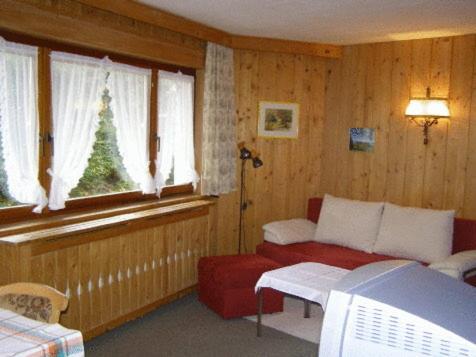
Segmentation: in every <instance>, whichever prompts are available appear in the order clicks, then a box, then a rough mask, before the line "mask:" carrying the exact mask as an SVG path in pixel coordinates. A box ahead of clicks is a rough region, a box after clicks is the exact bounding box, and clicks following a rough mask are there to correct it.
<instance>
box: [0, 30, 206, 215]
mask: <svg viewBox="0 0 476 357" xmlns="http://www.w3.org/2000/svg"><path fill="white" fill-rule="evenodd" d="M7 36H13V35H7ZM21 39H22V41H23V40H25V41H26V42H28V43H29V44H32V43H36V42H35V39H30V38H28V37H21ZM43 43H44V42H43ZM48 46H50V43H48ZM68 51H76V49H74V48H68ZM83 51H84V52H85V53H91V52H88V50H77V52H76V53H74V54H73V53H71V52H64V50H63V48H62V45H58V44H54V43H51V48H46V47H39V48H38V47H34V46H29V45H22V44H16V43H13V42H8V41H4V40H3V39H2V38H1V37H0V208H8V209H10V207H13V208H14V207H15V206H20V205H23V206H25V205H34V206H35V212H37V213H39V212H41V209H42V208H43V207H45V206H46V205H48V208H49V210H50V211H51V210H53V211H54V210H61V209H63V208H65V207H67V205H68V206H69V205H71V207H78V206H84V205H88V204H94V203H95V202H98V201H97V200H102V198H101V197H104V195H108V197H107V198H105V200H107V202H114V200H116V202H117V201H124V200H126V199H140V198H141V197H144V198H147V199H149V198H152V197H154V196H153V195H154V194H160V192H162V194H165V193H169V192H170V193H172V192H190V191H187V190H189V188H190V185H189V184H190V183H192V184H193V185H195V184H196V182H197V181H198V175H197V173H196V172H195V168H194V146H193V92H194V76H192V75H189V73H193V72H191V71H190V70H187V69H183V70H184V73H186V74H182V73H181V72H179V73H176V72H178V68H175V67H173V66H169V65H158V64H154V63H146V62H142V61H140V60H131V62H133V63H134V64H137V65H130V64H125V63H124V62H128V59H124V58H122V57H119V58H120V61H121V62H117V61H116V60H114V59H113V60H111V59H109V58H108V57H103V58H98V57H99V56H98V53H97V52H94V53H93V55H94V56H98V57H91V56H86V55H84V54H83ZM78 53H81V54H78ZM114 58H116V57H114ZM122 61H124V62H122ZM159 69H160V71H159ZM162 69H167V71H165V70H162ZM169 69H170V70H171V71H169ZM174 71H176V72H174ZM159 72H160V74H159ZM159 78H160V79H159ZM39 86H41V89H42V90H41V91H40V92H38V89H37V88H38V87H39ZM3 93H6V94H5V95H1V94H3ZM38 95H40V97H39V96H38ZM38 103H43V104H42V106H41V107H40V109H41V111H40V110H39V108H38V106H39V104H38ZM11 133H14V135H11ZM40 134H41V135H40ZM159 136H160V139H161V142H160V145H159V142H158V140H157V141H156V137H157V138H158V137H159ZM159 147H160V150H159ZM40 149H41V150H40ZM150 162H155V171H156V172H155V178H154V177H153V175H152V173H151V171H150V170H151V168H150ZM39 168H41V171H40V170H39ZM163 177H165V179H163ZM171 185H174V186H177V185H178V187H176V188H171V189H168V188H167V189H166V190H165V191H162V188H163V187H165V186H171ZM43 187H44V188H47V193H46V192H45V190H44V189H43ZM111 194H114V195H111ZM141 194H142V195H141ZM76 198H83V199H82V200H75V201H70V203H67V202H68V201H69V200H70V199H76ZM13 208H12V209H13ZM24 209H29V208H28V207H27V206H26V207H24ZM24 209H23V208H21V209H19V210H17V211H12V212H24ZM2 211H4V210H2ZM4 212H5V211H4ZM20 214H23V213H20ZM2 215H3V213H2ZM3 217H5V216H3ZM7 217H8V216H7ZM12 217H13V216H12Z"/></svg>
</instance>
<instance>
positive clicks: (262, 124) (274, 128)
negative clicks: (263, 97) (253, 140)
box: [258, 101, 299, 139]
mask: <svg viewBox="0 0 476 357" xmlns="http://www.w3.org/2000/svg"><path fill="white" fill-rule="evenodd" d="M298 129H299V104H298V103H288V102H267V101H260V102H259V118H258V136H260V137H265V138H274V139H296V138H297V137H298Z"/></svg>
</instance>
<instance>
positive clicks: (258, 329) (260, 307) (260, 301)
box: [256, 289, 263, 337]
mask: <svg viewBox="0 0 476 357" xmlns="http://www.w3.org/2000/svg"><path fill="white" fill-rule="evenodd" d="M262 313H263V289H258V317H257V321H256V334H257V336H258V337H261V314H262Z"/></svg>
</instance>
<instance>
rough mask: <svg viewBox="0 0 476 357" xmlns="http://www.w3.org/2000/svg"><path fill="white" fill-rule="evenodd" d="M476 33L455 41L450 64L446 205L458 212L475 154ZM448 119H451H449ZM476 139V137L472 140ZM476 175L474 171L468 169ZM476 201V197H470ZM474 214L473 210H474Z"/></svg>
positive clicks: (460, 213)
mask: <svg viewBox="0 0 476 357" xmlns="http://www.w3.org/2000/svg"><path fill="white" fill-rule="evenodd" d="M475 39H476V36H474V35H473V36H462V37H457V38H455V39H454V40H453V43H454V44H453V59H452V60H453V65H452V67H451V79H450V80H451V81H450V84H449V85H450V89H451V93H450V99H451V106H450V110H451V118H450V119H449V130H448V136H447V144H446V152H445V154H446V167H445V171H444V183H445V186H444V189H443V188H442V190H443V191H444V208H451V209H456V211H457V214H458V215H460V216H461V215H462V214H463V213H464V211H465V210H464V204H465V195H466V193H465V181H466V177H467V172H468V171H467V163H468V157H473V156H474V155H475V152H474V151H468V146H469V143H468V138H469V137H470V120H471V119H470V115H471V105H472V104H471V102H472V101H475V100H476V98H475V97H474V96H473V93H472V87H473V85H474V83H473V78H472V73H473V71H474V66H475V53H474V50H475V48H476V40H475ZM446 121H448V120H446ZM438 125H439V124H438ZM473 140H474V139H473ZM469 172H471V174H472V175H476V172H475V171H469ZM471 200H476V196H472V197H471V198H470V199H469V202H471ZM473 214H474V213H473Z"/></svg>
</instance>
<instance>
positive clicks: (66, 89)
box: [48, 52, 106, 210]
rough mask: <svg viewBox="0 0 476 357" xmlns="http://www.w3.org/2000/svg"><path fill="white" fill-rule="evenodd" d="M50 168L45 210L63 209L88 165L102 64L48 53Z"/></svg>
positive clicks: (98, 101)
mask: <svg viewBox="0 0 476 357" xmlns="http://www.w3.org/2000/svg"><path fill="white" fill-rule="evenodd" d="M51 77H52V102H53V105H52V108H53V138H54V146H53V148H54V153H53V166H52V168H51V169H48V173H49V174H50V175H51V176H52V182H51V190H50V203H49V208H50V209H52V210H57V209H62V208H64V207H65V200H66V199H67V198H68V197H69V192H70V191H71V190H72V189H73V188H74V187H76V185H77V184H78V182H79V180H80V178H81V176H82V175H83V173H84V170H85V169H86V167H87V165H88V159H89V157H90V156H91V153H92V150H93V145H94V141H95V138H96V137H95V134H96V130H97V128H98V123H99V116H98V114H99V110H100V98H101V92H102V90H103V89H104V85H105V78H106V75H105V71H104V61H101V60H97V59H93V58H90V57H84V56H79V55H73V54H68V53H62V52H52V53H51Z"/></svg>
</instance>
